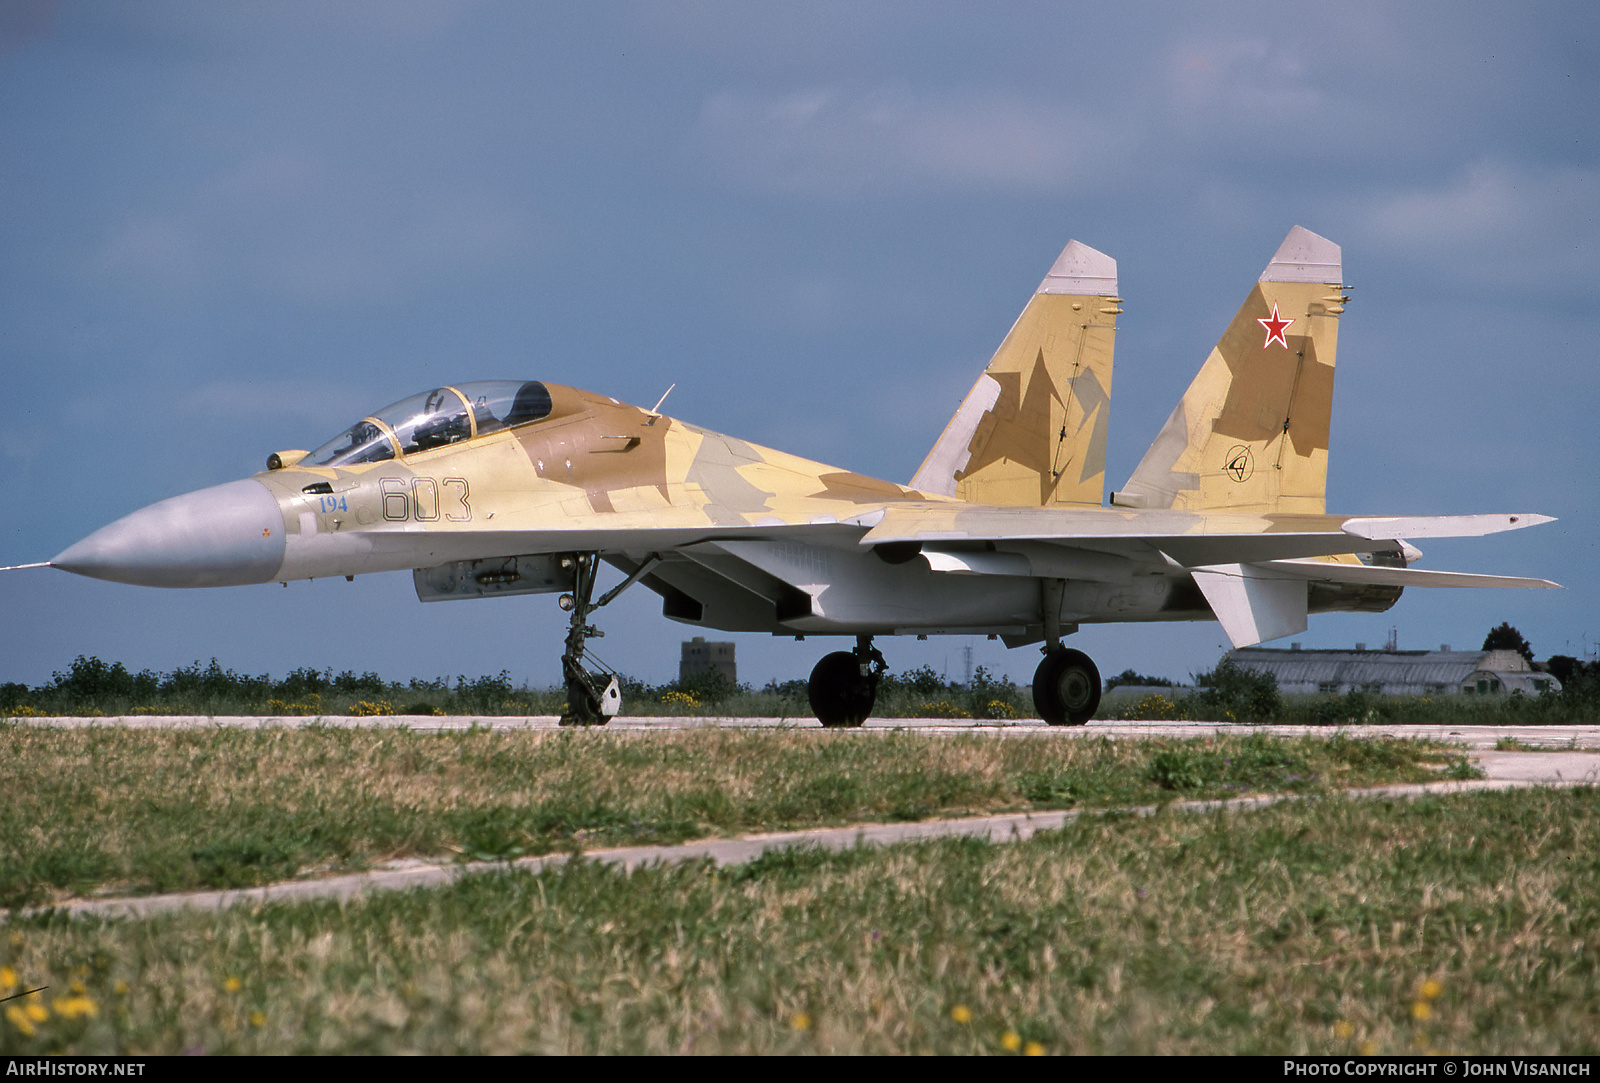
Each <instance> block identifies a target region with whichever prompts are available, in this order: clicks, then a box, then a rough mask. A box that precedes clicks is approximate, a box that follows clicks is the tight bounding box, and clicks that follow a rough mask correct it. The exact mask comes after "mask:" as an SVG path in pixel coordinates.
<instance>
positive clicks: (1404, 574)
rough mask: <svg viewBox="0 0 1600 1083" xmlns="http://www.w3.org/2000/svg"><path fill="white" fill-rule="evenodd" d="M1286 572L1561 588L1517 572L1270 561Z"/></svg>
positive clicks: (1410, 582) (1331, 578)
mask: <svg viewBox="0 0 1600 1083" xmlns="http://www.w3.org/2000/svg"><path fill="white" fill-rule="evenodd" d="M1266 567H1269V568H1275V569H1278V570H1280V571H1282V572H1283V573H1284V574H1286V575H1293V576H1297V577H1301V578H1305V579H1320V580H1322V581H1324V582H1328V583H1361V584H1373V585H1376V586H1385V587H1520V588H1527V589H1535V590H1537V589H1548V588H1551V587H1555V588H1557V589H1559V588H1560V586H1561V584H1560V583H1552V582H1551V581H1550V580H1548V579H1524V578H1521V577H1519V576H1514V575H1476V574H1474V573H1471V572H1436V571H1424V570H1423V569H1421V568H1381V567H1368V566H1367V565H1365V564H1331V563H1328V562H1325V561H1321V560H1274V561H1272V562H1270V563H1269V564H1267V565H1266Z"/></svg>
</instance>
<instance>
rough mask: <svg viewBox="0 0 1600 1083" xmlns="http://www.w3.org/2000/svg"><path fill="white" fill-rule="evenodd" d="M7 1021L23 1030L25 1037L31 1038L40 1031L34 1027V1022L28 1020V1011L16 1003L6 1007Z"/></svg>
mask: <svg viewBox="0 0 1600 1083" xmlns="http://www.w3.org/2000/svg"><path fill="white" fill-rule="evenodd" d="M6 1021H7V1022H9V1023H10V1024H11V1025H12V1026H14V1027H16V1028H17V1029H18V1030H20V1031H22V1036H23V1037H24V1038H31V1037H33V1036H34V1035H35V1034H36V1033H38V1032H37V1031H35V1030H34V1029H33V1024H32V1023H30V1022H29V1021H28V1013H27V1012H24V1011H23V1010H22V1009H21V1008H19V1007H17V1006H16V1005H15V1004H13V1005H11V1006H10V1007H9V1008H7V1009H6Z"/></svg>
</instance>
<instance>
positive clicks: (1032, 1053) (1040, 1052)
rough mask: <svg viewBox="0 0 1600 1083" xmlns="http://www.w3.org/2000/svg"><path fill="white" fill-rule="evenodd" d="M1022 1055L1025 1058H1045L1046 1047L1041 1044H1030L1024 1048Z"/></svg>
mask: <svg viewBox="0 0 1600 1083" xmlns="http://www.w3.org/2000/svg"><path fill="white" fill-rule="evenodd" d="M1022 1055H1023V1056H1025V1057H1042V1056H1044V1045H1043V1044H1042V1043H1040V1042H1029V1043H1028V1044H1027V1045H1025V1046H1023V1047H1022Z"/></svg>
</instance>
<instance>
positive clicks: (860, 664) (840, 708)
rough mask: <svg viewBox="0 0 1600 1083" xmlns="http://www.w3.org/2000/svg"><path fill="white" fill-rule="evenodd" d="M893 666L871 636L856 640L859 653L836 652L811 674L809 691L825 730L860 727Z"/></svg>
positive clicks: (860, 637) (812, 704)
mask: <svg viewBox="0 0 1600 1083" xmlns="http://www.w3.org/2000/svg"><path fill="white" fill-rule="evenodd" d="M888 669H889V666H888V664H887V663H886V662H884V660H883V654H882V653H881V652H880V651H879V650H878V648H876V647H874V646H873V645H872V637H871V636H856V649H855V650H853V651H835V652H833V653H832V654H830V655H827V656H826V657H824V658H823V659H822V661H820V662H818V663H817V667H816V668H815V669H813V670H812V671H811V681H810V682H809V684H808V685H807V688H806V691H807V693H808V694H809V696H810V699H811V710H812V711H813V712H815V714H816V716H817V721H818V722H821V723H822V724H823V725H824V726H828V727H830V728H831V727H835V726H859V725H861V723H863V722H865V721H866V720H867V716H868V715H870V714H871V713H872V705H873V704H874V703H875V702H877V699H878V681H879V680H881V679H882V677H883V675H884V673H885V672H887V671H888Z"/></svg>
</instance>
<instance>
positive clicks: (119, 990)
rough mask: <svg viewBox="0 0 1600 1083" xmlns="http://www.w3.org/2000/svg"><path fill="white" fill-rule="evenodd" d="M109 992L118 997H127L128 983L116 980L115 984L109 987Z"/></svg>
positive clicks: (119, 979)
mask: <svg viewBox="0 0 1600 1083" xmlns="http://www.w3.org/2000/svg"><path fill="white" fill-rule="evenodd" d="M111 991H112V992H113V993H115V994H117V995H118V996H119V997H124V996H127V995H128V983H127V982H125V981H123V980H122V979H121V978H118V979H117V984H115V985H113V986H112V987H111Z"/></svg>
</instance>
